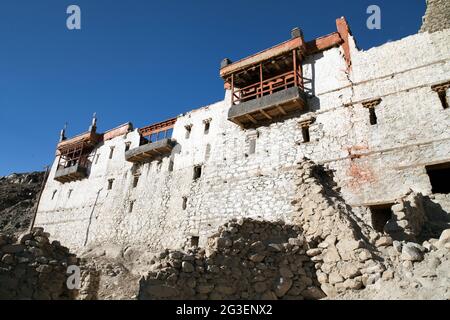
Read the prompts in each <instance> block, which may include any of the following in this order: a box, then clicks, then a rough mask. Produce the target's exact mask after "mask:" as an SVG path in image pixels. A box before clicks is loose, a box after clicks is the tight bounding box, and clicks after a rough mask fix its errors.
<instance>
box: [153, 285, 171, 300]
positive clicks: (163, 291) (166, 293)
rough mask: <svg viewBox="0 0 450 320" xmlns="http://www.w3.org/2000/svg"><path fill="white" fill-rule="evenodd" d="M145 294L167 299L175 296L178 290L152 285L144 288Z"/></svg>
mask: <svg viewBox="0 0 450 320" xmlns="http://www.w3.org/2000/svg"><path fill="white" fill-rule="evenodd" d="M146 293H147V294H149V295H151V296H153V297H155V298H161V299H164V298H165V299H167V298H172V297H175V296H177V295H178V290H177V289H176V288H174V287H169V286H166V285H154V286H150V287H148V288H146Z"/></svg>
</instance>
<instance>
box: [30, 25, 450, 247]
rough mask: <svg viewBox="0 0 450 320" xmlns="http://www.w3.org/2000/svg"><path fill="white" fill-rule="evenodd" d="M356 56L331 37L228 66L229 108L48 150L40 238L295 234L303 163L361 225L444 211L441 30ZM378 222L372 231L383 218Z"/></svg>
mask: <svg viewBox="0 0 450 320" xmlns="http://www.w3.org/2000/svg"><path fill="white" fill-rule="evenodd" d="M432 31H433V32H428V31H427V30H425V32H421V33H418V34H415V35H411V36H409V37H406V38H404V39H401V40H398V41H394V42H389V43H386V44H384V45H382V46H379V47H375V48H372V49H370V50H367V51H361V50H359V49H358V48H357V46H356V44H355V40H354V38H353V36H352V34H351V32H350V30H349V28H348V25H347V23H346V21H345V19H344V18H341V19H338V20H337V21H336V31H335V32H333V33H331V34H329V35H326V36H324V37H321V38H318V39H314V40H312V41H304V39H303V34H302V32H301V31H300V30H299V29H294V30H292V33H291V38H290V39H289V40H287V41H286V42H283V43H282V44H279V45H276V46H274V47H272V48H270V49H267V50H264V51H262V52H259V53H257V54H255V55H252V56H250V57H247V58H244V59H242V60H239V61H236V62H234V63H233V62H231V61H230V60H228V59H225V60H224V61H223V62H222V64H221V69H220V75H221V77H222V78H223V79H224V83H225V97H224V99H223V100H222V101H219V102H217V103H214V104H211V105H208V106H205V107H202V108H199V109H196V110H193V111H190V112H187V113H185V114H182V115H180V116H178V117H176V118H174V119H169V120H166V121H164V122H161V123H157V124H152V125H150V126H148V127H145V128H139V129H134V128H133V126H132V124H131V123H126V124H124V125H122V126H119V127H118V128H115V129H113V130H110V131H107V132H105V133H101V134H99V133H97V132H96V123H95V120H94V121H93V123H92V125H91V127H90V128H89V131H88V132H86V133H84V134H82V135H79V136H76V137H73V138H70V139H66V138H65V137H64V135H62V138H61V141H60V143H59V144H58V147H57V153H56V157H55V162H54V164H53V166H52V168H51V171H50V174H49V177H48V180H47V183H46V186H45V189H44V192H43V195H42V199H41V202H40V204H39V208H38V214H37V218H36V225H38V226H42V227H44V228H45V229H46V231H48V232H50V233H51V235H52V237H54V238H55V239H58V240H60V241H63V242H64V243H65V245H67V246H69V247H71V248H72V249H74V250H82V249H83V247H85V246H88V245H93V244H97V243H99V244H101V243H117V244H121V245H124V246H133V245H145V246H147V247H148V248H149V250H154V251H158V250H161V249H164V248H181V247H183V246H185V245H197V244H200V245H201V244H204V242H205V241H206V239H207V237H208V236H209V235H210V234H211V233H213V232H215V231H216V229H217V227H218V226H220V225H221V224H223V223H224V222H226V221H228V220H230V219H231V218H236V217H252V218H259V219H266V220H277V219H283V220H285V221H287V222H290V221H292V215H293V213H294V205H293V201H294V200H295V198H296V180H297V179H296V178H297V176H298V175H299V174H301V172H299V171H298V169H297V168H298V166H297V164H298V162H300V161H302V160H303V159H304V158H308V159H311V160H313V161H314V162H316V163H318V164H323V165H324V166H326V167H327V168H329V169H331V170H333V171H334V175H335V180H336V182H337V184H338V186H339V187H340V191H341V193H342V195H343V197H344V199H345V201H346V202H347V203H348V204H349V205H350V206H351V207H352V208H353V210H354V211H355V212H356V213H357V214H358V215H359V216H360V217H361V219H363V220H364V221H366V222H367V223H368V224H371V223H372V222H373V220H374V219H375V220H377V219H376V218H377V217H374V215H377V214H384V213H386V210H389V206H391V205H392V204H393V203H394V202H395V201H396V199H399V198H401V197H403V196H404V195H405V194H407V193H408V192H409V191H410V190H414V191H416V192H420V193H422V194H423V195H425V196H427V197H429V199H430V202H431V203H433V204H435V205H436V206H439V207H440V208H442V210H444V211H445V212H447V213H448V212H450V195H449V187H450V186H449V185H450V183H449V181H450V175H449V172H450V130H449V129H450V108H449V103H450V90H449V88H450V43H449V41H448V39H450V30H449V29H445V28H441V29H439V30H432ZM378 220H379V219H378Z"/></svg>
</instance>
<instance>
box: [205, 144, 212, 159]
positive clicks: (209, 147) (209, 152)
mask: <svg viewBox="0 0 450 320" xmlns="http://www.w3.org/2000/svg"><path fill="white" fill-rule="evenodd" d="M210 155H211V145H210V144H209V143H208V144H207V145H206V149H205V161H208V159H209V157H210Z"/></svg>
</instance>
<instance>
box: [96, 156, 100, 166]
mask: <svg viewBox="0 0 450 320" xmlns="http://www.w3.org/2000/svg"><path fill="white" fill-rule="evenodd" d="M98 158H100V154H98V155H97V157H96V158H95V164H97V163H98Z"/></svg>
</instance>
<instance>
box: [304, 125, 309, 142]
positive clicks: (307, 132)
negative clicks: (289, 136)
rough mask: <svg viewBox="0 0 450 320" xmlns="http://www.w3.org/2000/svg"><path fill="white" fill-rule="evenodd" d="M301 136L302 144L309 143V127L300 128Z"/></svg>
mask: <svg viewBox="0 0 450 320" xmlns="http://www.w3.org/2000/svg"><path fill="white" fill-rule="evenodd" d="M302 136H303V142H309V141H310V137H309V127H308V126H304V127H302Z"/></svg>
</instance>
